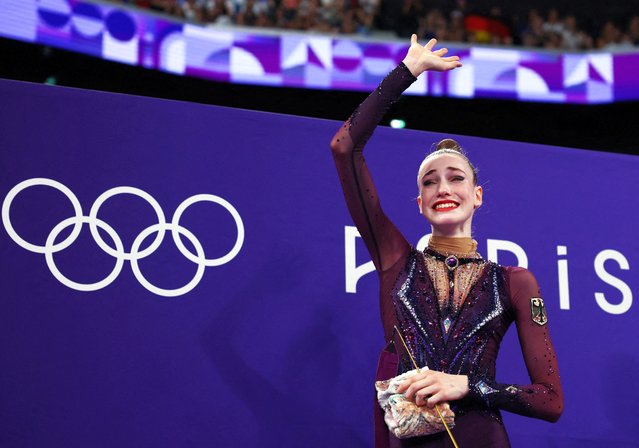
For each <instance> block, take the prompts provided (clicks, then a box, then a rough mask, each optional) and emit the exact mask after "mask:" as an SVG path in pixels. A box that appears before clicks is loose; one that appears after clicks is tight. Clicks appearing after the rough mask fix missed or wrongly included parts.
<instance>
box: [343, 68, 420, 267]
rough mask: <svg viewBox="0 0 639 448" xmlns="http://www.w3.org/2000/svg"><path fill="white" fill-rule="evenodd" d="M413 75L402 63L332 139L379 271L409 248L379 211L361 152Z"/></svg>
mask: <svg viewBox="0 0 639 448" xmlns="http://www.w3.org/2000/svg"><path fill="white" fill-rule="evenodd" d="M415 80H416V78H415V77H414V76H413V75H412V74H411V73H410V71H409V70H408V68H406V66H405V65H404V64H403V63H402V64H400V65H398V66H397V67H396V68H395V69H394V70H393V71H391V72H390V73H389V74H388V76H386V78H385V79H384V80H383V81H382V82H381V83H380V85H379V86H378V87H377V89H376V90H375V91H374V92H372V93H371V94H370V95H369V96H368V98H367V99H366V100H364V102H363V103H362V104H360V106H359V107H358V108H357V109H356V110H355V112H353V114H352V115H351V116H350V118H349V119H348V120H347V121H346V122H345V123H344V125H343V126H342V127H341V128H340V129H339V130H338V131H337V133H336V134H335V136H334V137H333V140H332V141H331V150H332V152H333V156H334V158H335V165H336V167H337V172H338V174H339V178H340V181H341V184H342V189H343V191H344V196H345V198H346V204H347V206H348V209H349V212H350V214H351V217H352V218H353V221H354V223H355V225H356V226H357V229H358V230H359V233H360V235H361V236H362V238H363V239H364V242H365V243H366V247H367V248H368V251H369V252H370V254H371V257H372V260H373V263H374V264H375V267H376V268H377V270H378V271H382V272H383V271H385V270H387V269H388V268H390V267H391V266H393V265H394V264H395V262H396V261H397V260H399V259H400V258H401V257H402V256H405V255H406V254H407V253H408V251H409V245H408V242H407V241H406V239H405V238H404V237H403V235H402V234H401V233H400V232H399V231H398V230H397V228H396V227H395V226H394V225H393V223H392V222H391V221H390V220H389V219H388V217H387V216H386V215H385V214H384V212H383V211H382V208H381V205H380V202H379V198H378V196H377V190H376V188H375V185H374V183H373V179H372V177H371V174H370V172H369V170H368V167H367V166H366V161H365V160H364V155H363V153H362V151H363V148H364V145H365V144H366V142H367V141H368V139H369V138H370V136H371V135H372V134H373V131H374V130H375V128H376V127H377V124H378V123H379V121H380V120H381V119H382V117H383V116H384V114H385V113H386V112H387V111H388V109H389V108H390V106H391V105H392V104H393V102H394V101H396V100H397V99H398V98H399V96H400V95H401V94H402V92H403V91H404V90H405V89H407V88H408V86H410V85H411V84H412V83H413V82H414V81H415Z"/></svg>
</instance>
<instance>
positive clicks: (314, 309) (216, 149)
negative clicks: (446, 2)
mask: <svg viewBox="0 0 639 448" xmlns="http://www.w3.org/2000/svg"><path fill="white" fill-rule="evenodd" d="M0 96H1V97H2V98H3V107H2V108H0V127H1V129H2V130H3V131H2V132H1V133H0V147H2V148H3V149H4V150H3V151H2V152H0V165H1V166H4V167H8V168H9V169H7V170H5V173H4V175H3V176H2V178H0V199H1V200H2V201H6V198H7V195H8V194H9V192H10V191H11V190H12V189H13V188H14V187H15V186H16V185H18V184H20V183H21V182H23V181H25V180H28V179H33V178H48V179H53V180H55V181H57V182H59V183H61V184H63V185H64V186H66V187H68V188H69V190H70V192H71V194H72V195H73V196H74V197H76V198H77V202H78V204H79V206H80V207H81V211H80V213H81V214H82V215H84V216H88V217H90V216H91V213H90V210H91V209H92V205H93V204H95V203H96V199H97V198H98V197H100V196H101V195H102V194H103V193H105V192H107V191H108V190H110V189H112V188H114V187H118V186H129V187H134V188H136V189H139V190H143V191H144V192H146V193H148V195H149V197H150V198H151V199H149V198H148V197H140V196H139V195H140V194H141V193H139V191H138V190H135V191H137V192H138V195H135V194H131V193H126V192H120V193H118V194H115V195H114V196H113V197H110V198H108V199H106V200H105V201H104V202H103V203H102V205H100V207H99V209H97V210H98V211H97V212H96V213H95V218H97V219H99V220H100V222H99V226H98V228H99V229H100V230H99V231H100V233H99V235H100V236H101V237H100V238H101V239H103V240H104V241H105V243H106V244H107V245H109V246H111V247H115V243H114V242H113V241H112V240H114V239H115V240H121V243H122V248H123V249H122V250H123V251H126V252H131V247H132V246H133V245H134V244H137V243H139V246H140V247H139V250H138V252H142V253H144V252H145V251H146V252H148V253H146V254H144V255H145V256H142V254H140V255H138V257H137V258H139V260H138V261H137V266H138V268H139V270H138V271H135V270H134V269H133V263H132V261H131V260H129V259H124V258H123V257H122V258H123V260H122V262H121V271H120V272H119V273H117V272H116V275H115V276H114V277H113V278H112V282H111V283H109V284H108V285H104V287H102V288H97V289H96V290H95V291H88V292H87V291H79V290H77V289H74V288H73V287H69V286H67V285H66V283H64V281H61V280H59V279H58V278H59V274H56V275H58V277H56V275H54V273H53V271H52V270H51V265H52V263H53V264H54V265H55V266H57V269H59V273H60V274H61V275H64V276H66V278H68V279H70V280H73V281H75V282H78V283H95V282H98V281H100V280H101V279H103V278H106V277H107V276H108V274H109V272H111V271H112V270H113V268H114V266H116V267H117V264H118V261H117V259H116V258H117V257H115V258H114V256H113V255H112V254H110V253H109V250H105V249H104V248H101V246H99V245H98V244H97V242H96V239H95V237H94V236H92V234H91V232H90V231H89V226H88V225H86V224H85V225H83V227H82V228H81V232H80V234H79V236H78V237H77V239H76V240H75V241H73V243H72V244H70V245H69V246H68V247H66V248H62V247H60V243H61V242H62V241H65V240H66V239H67V238H69V233H70V232H71V230H72V226H71V227H69V228H67V229H59V230H61V232H60V234H59V236H58V237H57V238H56V239H55V240H52V241H51V242H50V243H51V244H52V245H53V244H55V245H56V249H55V253H53V252H52V256H51V259H50V260H49V264H48V263H47V261H46V257H45V255H44V254H41V253H35V252H32V251H30V250H27V249H25V248H23V247H21V246H20V245H19V244H17V243H16V242H15V239H14V237H11V236H10V234H9V233H8V232H7V230H6V229H7V227H6V223H5V225H3V229H0V263H1V268H2V272H3V279H4V281H3V291H2V294H1V295H0V306H1V307H2V312H1V313H0V358H1V359H2V360H3V368H2V369H1V370H0V390H2V391H3V392H2V399H1V400H0V419H1V421H2V425H1V426H0V442H1V443H0V444H1V445H2V446H3V447H9V448H13V447H42V446H65V447H69V448H74V447H87V446H105V447H107V446H108V447H112V446H154V447H175V446H215V447H237V446H260V447H281V446H299V445H300V444H303V446H305V447H326V446H348V447H369V446H371V436H372V433H371V423H372V418H371V415H370V407H371V399H372V393H373V388H372V382H373V372H374V368H375V362H376V356H377V351H378V349H379V348H380V347H381V346H382V345H383V340H382V336H381V329H380V326H379V323H378V316H377V312H378V307H377V297H376V296H377V281H376V277H375V274H368V275H366V276H364V277H362V278H361V279H360V280H359V282H358V284H357V291H358V292H357V294H348V293H346V292H345V286H344V284H345V281H344V280H345V278H344V275H345V264H344V263H345V262H344V251H345V242H344V227H345V226H348V225H351V221H350V218H349V217H348V213H347V211H346V208H345V206H344V205H343V198H342V194H341V192H340V188H339V181H338V179H337V176H336V175H335V172H334V166H333V161H332V159H331V156H330V154H329V150H328V142H329V140H330V138H331V136H332V134H333V132H334V131H335V130H336V129H337V127H338V126H340V125H341V124H340V123H337V122H331V121H326V120H312V119H305V118H298V117H289V116H282V115H274V114H265V113H257V112H249V111H241V110H233V109H224V108H218V107H210V106H204V105H197V104H187V103H181V102H175V101H162V100H156V99H149V98H141V97H127V96H122V95H113V94H106V93H98V92H90V91H81V90H73V89H65V88H52V87H48V86H42V85H31V84H25V83H17V82H9V81H0ZM60 104H64V105H65V107H63V108H60V107H59V105H60ZM441 138H442V135H440V134H434V133H426V132H415V131H406V130H404V131H397V130H392V129H388V128H381V129H378V131H377V132H376V134H375V136H374V137H373V138H372V139H371V141H370V143H369V145H368V148H367V160H368V162H369V164H370V167H371V170H372V172H373V174H374V176H375V178H376V180H377V186H378V190H379V191H380V194H381V196H382V198H383V203H384V204H385V211H386V213H387V214H388V215H389V216H390V217H391V219H393V220H394V221H395V222H396V223H398V225H399V228H400V229H401V230H402V231H403V232H404V233H405V235H406V236H407V238H408V239H409V241H413V242H416V241H417V240H418V239H419V238H420V237H421V236H423V235H424V234H425V233H427V232H428V227H427V224H426V223H425V222H424V221H423V220H422V219H421V218H420V217H419V216H418V214H417V213H415V204H414V203H413V201H412V199H410V198H414V197H415V185H414V176H415V171H416V170H417V167H418V165H419V162H420V160H421V158H422V157H423V153H424V151H425V148H428V146H429V145H430V142H433V141H437V140H439V139H441ZM456 138H458V139H459V141H460V142H461V143H462V145H463V146H464V147H466V148H467V149H468V150H469V151H470V154H471V157H472V159H473V160H474V161H475V162H476V163H477V165H478V166H479V167H480V168H481V175H480V182H481V183H482V184H483V186H484V188H485V195H484V196H485V197H484V205H483V206H482V208H481V209H480V210H479V211H478V214H477V216H476V219H475V223H474V227H475V238H476V239H477V240H478V241H479V250H480V252H481V253H483V254H486V253H487V247H488V244H489V240H491V239H492V240H496V239H497V240H507V241H511V242H514V243H516V244H518V245H519V246H521V248H522V249H523V250H524V251H525V252H526V254H527V256H528V260H529V267H530V269H531V270H532V271H533V272H534V273H535V275H536V276H537V278H538V280H539V283H540V285H541V288H542V291H543V293H544V297H545V301H546V305H547V307H548V312H549V316H550V333H551V335H552V337H553V341H554V343H555V345H556V347H557V351H558V353H559V361H560V369H561V373H562V381H563V385H564V389H565V394H566V411H565V413H564V416H563V417H562V419H561V421H560V422H559V423H558V424H557V425H550V424H547V423H544V422H541V421H538V420H531V419H527V418H524V417H519V416H514V415H506V424H507V426H508V428H509V432H510V435H511V437H512V440H513V442H514V446H518V447H524V448H533V447H535V448H537V447H539V446H562V447H568V448H571V447H583V446H593V447H594V446H601V441H602V440H606V444H610V445H611V446H628V447H629V446H636V417H635V415H634V412H633V410H634V408H635V407H636V403H637V400H638V399H639V396H638V392H637V391H636V390H635V389H634V388H632V387H630V388H625V389H624V392H623V394H620V393H619V384H629V383H632V382H633V381H634V380H635V378H634V376H636V372H637V371H639V357H638V355H637V350H636V348H635V346H634V344H633V343H632V341H634V340H635V339H636V328H637V323H638V319H639V316H638V313H637V306H636V305H633V304H632V299H631V298H630V301H629V300H628V299H629V296H628V294H632V292H633V291H634V292H636V291H637V290H638V289H637V288H639V277H638V276H637V275H636V269H637V266H639V258H638V256H637V254H639V242H638V240H637V238H636V228H635V227H636V225H635V223H636V221H637V219H638V218H639V217H638V216H637V213H638V212H637V210H636V207H634V206H633V205H632V204H635V202H636V197H637V194H639V191H638V188H637V183H636V173H637V171H638V170H639V159H637V158H636V157H630V156H621V155H614V154H599V153H595V152H588V151H579V150H570V149H565V148H555V147H546V146H538V145H530V144H521V143H514V142H504V141H495V140H487V139H479V138H472V137H463V136H459V137H456ZM391 150H392V151H391ZM610 173H614V175H610ZM67 194H68V193H67ZM199 194H206V195H215V196H216V197H219V198H222V199H224V200H225V201H228V203H229V204H231V205H232V206H233V207H234V208H235V210H237V212H238V213H239V215H240V216H241V219H242V222H243V227H244V229H245V240H244V242H243V244H242V246H241V248H240V251H239V253H237V255H236V256H235V257H234V258H232V259H230V260H227V262H225V263H222V264H220V265H219V266H205V267H202V270H203V273H202V277H201V278H200V279H199V281H198V282H197V284H195V286H193V288H192V289H191V290H190V291H189V292H187V293H185V294H182V295H178V296H176V297H163V296H161V295H158V294H157V293H154V292H153V291H152V290H151V289H150V288H149V286H148V284H152V285H156V286H157V287H160V288H164V289H171V288H179V287H181V286H183V285H186V284H187V283H188V282H189V281H191V279H192V278H193V277H194V276H195V275H196V274H197V272H198V266H199V265H198V258H197V257H195V256H193V255H192V256H191V257H190V258H189V257H188V256H187V255H185V254H186V253H188V252H190V253H196V252H197V248H198V247H199V246H200V245H201V247H202V251H203V257H206V258H207V259H212V258H219V257H221V256H222V255H224V253H226V252H228V251H229V250H231V248H232V247H233V245H234V242H235V240H236V234H237V230H236V224H235V222H234V220H233V217H232V215H231V214H230V213H229V212H228V211H227V210H228V209H227V208H225V206H223V205H220V203H219V202H217V203H215V202H213V203H212V202H202V203H195V204H193V205H191V206H189V207H188V208H187V210H186V211H185V212H184V213H183V214H182V216H181V218H180V219H179V225H180V226H181V227H180V228H178V230H177V231H180V232H181V235H182V239H183V241H184V242H183V244H184V247H182V248H180V247H178V246H176V244H175V242H174V241H173V239H172V238H171V236H170V235H169V233H170V232H168V233H167V234H166V235H165V237H164V239H163V240H161V243H160V245H159V246H158V247H157V248H156V249H155V250H149V249H147V248H148V247H149V245H150V244H152V243H153V241H154V240H155V238H156V233H154V232H153V231H152V230H151V231H149V232H148V233H149V234H148V235H147V238H142V236H140V235H141V234H142V233H143V232H144V231H145V229H147V228H148V227H149V226H151V225H153V224H154V223H157V222H158V221H159V218H158V217H157V213H158V212H157V210H154V208H153V207H152V205H151V204H150V203H149V201H151V202H154V201H157V206H158V208H159V209H160V210H161V212H163V214H164V216H165V220H166V221H167V222H175V218H174V212H175V211H176V209H178V206H179V205H180V204H181V203H183V201H185V200H186V199H187V198H192V197H194V195H199ZM207 197H209V198H210V196H207ZM8 210H9V213H8V216H9V218H10V222H11V225H12V226H13V228H14V229H15V231H16V232H17V233H18V235H19V236H20V237H21V238H24V239H25V240H27V241H29V242H31V243H33V244H37V245H44V244H45V243H46V241H47V236H48V235H49V234H50V232H51V231H52V229H54V228H55V227H56V226H57V225H58V223H61V222H62V221H63V220H64V219H66V218H69V217H73V216H74V214H75V212H74V209H73V205H72V202H71V201H70V200H69V199H68V198H67V197H65V194H63V193H62V192H61V191H59V190H57V189H55V188H51V187H46V186H33V187H29V188H27V189H25V190H23V191H22V192H20V193H19V194H17V195H16V196H15V198H14V199H13V201H12V202H11V207H10V209H8ZM87 219H89V218H87ZM611 223H614V226H613V227H614V229H613V228H612V227H611ZM176 225H177V224H176ZM109 229H112V230H109ZM611 229H612V230H611ZM186 232H189V233H186ZM189 235H190V236H189ZM136 240H137V243H136ZM69 241H71V240H69ZM558 246H564V247H565V248H566V249H565V251H566V252H567V255H557V253H558ZM53 250H54V249H51V251H53ZM116 255H117V253H116ZM615 257H617V259H621V260H622V261H625V262H627V266H628V267H629V268H628V269H626V267H625V265H624V263H622V264H619V262H618V261H615ZM366 259H367V256H366V254H365V253H364V252H363V249H362V248H361V246H358V253H357V260H358V263H363V262H365V261H366ZM499 260H500V262H501V263H503V264H508V263H512V262H514V260H515V258H514V256H512V254H510V253H509V252H507V251H502V252H500V253H499ZM562 260H564V261H566V262H567V263H568V264H567V276H564V275H563V274H561V275H560V274H559V270H558V266H559V262H560V261H562ZM597 260H598V261H597ZM597 265H598V266H599V267H596V266H597ZM141 277H142V278H143V279H145V281H146V282H148V284H147V283H144V282H143V281H141V280H140V278H141ZM560 282H563V284H568V285H569V295H568V296H567V297H564V298H563V302H561V303H563V306H562V307H560V299H559V296H558V291H559V285H560ZM598 294H604V296H605V297H604V298H603V299H602V298H601V297H600V296H598ZM598 297H599V298H598ZM619 304H621V305H622V306H623V305H624V304H627V305H628V306H627V307H623V308H624V309H623V310H619V309H618V310H617V311H618V312H619V313H618V314H612V313H611V312H610V311H609V310H610V309H614V306H615V305H619ZM611 307H613V308H611ZM562 308H564V309H562ZM606 310H608V311H606ZM499 363H500V365H499V369H498V376H497V379H498V380H500V381H504V382H519V383H526V382H527V381H528V379H527V377H526V372H525V366H524V365H523V361H522V359H521V354H520V351H519V347H518V345H517V340H516V335H515V332H514V330H511V331H510V333H509V336H508V337H507V339H506V340H505V341H504V344H503V346H502V353H501V354H500V361H499ZM584 391H587V393H586V392H584ZM345 397H347V398H345ZM345 402H347V403H348V405H344V403H345ZM584 421H588V422H589V424H588V425H586V426H584V424H583V422H584Z"/></svg>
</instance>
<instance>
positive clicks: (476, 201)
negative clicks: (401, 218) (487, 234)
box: [417, 153, 483, 237]
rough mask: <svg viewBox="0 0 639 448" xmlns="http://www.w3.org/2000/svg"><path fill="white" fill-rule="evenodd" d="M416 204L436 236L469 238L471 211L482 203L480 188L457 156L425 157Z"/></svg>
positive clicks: (462, 160)
mask: <svg viewBox="0 0 639 448" xmlns="http://www.w3.org/2000/svg"><path fill="white" fill-rule="evenodd" d="M419 182H420V191H419V193H420V194H419V198H418V199H417V204H418V205H419V210H420V212H421V213H422V215H424V216H425V217H426V219H427V220H428V222H430V225H431V227H432V229H433V235H436V236H453V237H460V236H468V237H469V236H471V225H472V220H473V214H474V213H475V209H476V208H477V207H479V206H480V205H481V203H482V193H483V191H482V188H481V187H479V186H476V185H475V181H474V177H473V171H472V169H471V167H470V165H469V163H468V162H467V161H466V160H465V159H464V158H463V156H461V155H456V154H454V153H453V154H451V153H442V154H436V155H433V156H429V157H427V158H426V160H424V162H423V163H422V166H421V167H420V170H419Z"/></svg>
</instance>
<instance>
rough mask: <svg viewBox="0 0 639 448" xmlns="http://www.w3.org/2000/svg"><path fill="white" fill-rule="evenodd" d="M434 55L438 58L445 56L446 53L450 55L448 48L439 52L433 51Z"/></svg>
mask: <svg viewBox="0 0 639 448" xmlns="http://www.w3.org/2000/svg"><path fill="white" fill-rule="evenodd" d="M433 53H434V54H436V55H437V56H444V55H445V54H446V53H448V48H440V49H439V50H435V51H433Z"/></svg>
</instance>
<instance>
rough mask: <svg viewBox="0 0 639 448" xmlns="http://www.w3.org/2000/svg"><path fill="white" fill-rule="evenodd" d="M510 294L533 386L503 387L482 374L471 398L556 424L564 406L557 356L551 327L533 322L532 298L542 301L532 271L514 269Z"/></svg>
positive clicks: (472, 382) (471, 383) (472, 386)
mask: <svg viewBox="0 0 639 448" xmlns="http://www.w3.org/2000/svg"><path fill="white" fill-rule="evenodd" d="M510 295H511V301H512V304H513V308H514V313H515V323H516V325H517V334H518V336H519V343H520V345H521V350H522V353H523V355H524V360H525V362H526V368H527V369H528V375H529V377H530V382H531V384H526V385H521V384H500V383H496V382H494V381H490V380H488V379H486V378H483V377H481V376H479V375H477V376H471V377H470V378H469V380H468V383H469V387H470V394H469V395H470V396H472V397H474V398H476V399H480V400H482V401H484V402H485V403H486V405H488V406H489V407H497V408H501V409H504V410H506V411H510V412H514V413H516V414H521V415H526V416H529V417H536V418H541V419H544V420H548V421H550V422H556V421H557V420H559V417H560V416H561V413H562V411H563V403H564V401H563V393H562V390H561V383H560V381H559V370H558V368H557V356H556V354H555V349H554V348H553V345H552V342H551V341H550V336H549V335H548V324H547V323H544V324H543V325H540V324H538V323H535V322H534V321H533V319H532V316H533V312H532V310H531V299H532V298H540V297H541V294H540V292H539V286H538V285H537V281H536V280H535V277H534V276H533V275H532V273H531V272H530V271H528V270H526V269H522V268H511V272H510ZM535 309H536V311H537V312H539V311H542V310H543V316H542V318H541V319H538V320H539V321H540V322H545V321H547V318H546V315H545V312H546V311H545V309H544V308H543V305H542V306H541V308H540V307H538V306H536V307H535Z"/></svg>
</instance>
